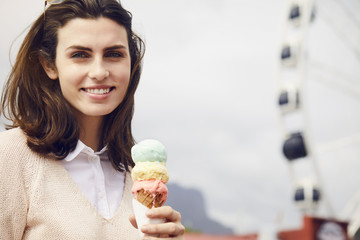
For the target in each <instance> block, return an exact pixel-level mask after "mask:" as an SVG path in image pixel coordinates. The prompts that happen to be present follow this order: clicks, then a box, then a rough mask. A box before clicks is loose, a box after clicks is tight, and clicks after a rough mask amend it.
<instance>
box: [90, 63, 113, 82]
mask: <svg viewBox="0 0 360 240" xmlns="http://www.w3.org/2000/svg"><path fill="white" fill-rule="evenodd" d="M109 74H110V73H109V71H108V70H107V69H106V67H105V64H104V62H103V61H102V60H101V59H94V61H93V62H92V64H91V66H90V70H89V73H88V76H89V78H91V79H94V80H98V81H101V80H104V79H106V78H107V77H108V76H109Z"/></svg>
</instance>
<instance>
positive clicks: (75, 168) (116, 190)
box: [61, 140, 125, 219]
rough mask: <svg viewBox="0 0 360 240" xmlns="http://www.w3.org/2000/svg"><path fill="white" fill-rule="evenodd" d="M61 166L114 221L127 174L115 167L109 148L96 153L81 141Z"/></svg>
mask: <svg viewBox="0 0 360 240" xmlns="http://www.w3.org/2000/svg"><path fill="white" fill-rule="evenodd" d="M61 163H62V165H63V166H64V168H65V169H66V170H67V172H68V173H69V175H70V176H71V177H72V179H73V180H74V182H75V183H76V184H77V185H78V186H79V188H80V189H81V191H82V192H83V193H84V195H85V196H86V197H87V198H88V200H89V201H90V203H91V204H92V205H93V206H94V207H95V208H96V209H97V210H98V212H99V213H100V214H101V215H102V216H103V217H104V218H107V219H109V218H111V217H112V216H113V215H114V214H115V212H116V210H117V209H118V207H119V206H120V202H121V199H122V195H123V191H124V184H125V173H122V172H119V171H117V170H115V168H114V167H113V166H112V164H111V162H110V161H109V159H108V156H107V148H106V147H104V148H103V149H102V150H101V151H99V152H94V151H93V150H92V149H91V148H89V147H88V146H86V145H85V144H84V143H82V142H81V141H80V140H79V141H78V143H77V145H76V148H75V150H74V151H73V152H71V153H69V154H68V155H67V156H66V158H65V159H64V160H63V161H61Z"/></svg>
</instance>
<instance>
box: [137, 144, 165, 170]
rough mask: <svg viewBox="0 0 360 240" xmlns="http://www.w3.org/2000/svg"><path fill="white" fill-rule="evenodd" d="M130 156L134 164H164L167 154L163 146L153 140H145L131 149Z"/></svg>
mask: <svg viewBox="0 0 360 240" xmlns="http://www.w3.org/2000/svg"><path fill="white" fill-rule="evenodd" d="M131 156H132V159H133V160H134V162H162V163H164V164H165V163H166V160H167V154H166V149H165V146H164V145H163V144H162V143H161V142H159V141H157V140H155V139H146V140H143V141H141V142H139V143H138V144H135V145H134V146H133V147H132V148H131Z"/></svg>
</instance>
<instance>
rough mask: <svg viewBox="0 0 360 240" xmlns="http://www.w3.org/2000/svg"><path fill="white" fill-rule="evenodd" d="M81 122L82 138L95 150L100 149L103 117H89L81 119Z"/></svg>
mask: <svg viewBox="0 0 360 240" xmlns="http://www.w3.org/2000/svg"><path fill="white" fill-rule="evenodd" d="M78 120H79V124H80V140H81V141H82V142H83V143H84V144H85V145H86V146H88V147H90V148H91V149H93V150H94V151H95V152H96V151H99V150H100V149H99V148H100V147H101V146H100V144H101V141H100V138H101V127H102V120H103V118H102V117H89V116H86V117H85V118H82V119H79V118H78Z"/></svg>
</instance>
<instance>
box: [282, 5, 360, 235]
mask: <svg viewBox="0 0 360 240" xmlns="http://www.w3.org/2000/svg"><path fill="white" fill-rule="evenodd" d="M337 4H339V3H337ZM340 4H341V3H340ZM318 7H319V5H318V2H315V0H291V1H286V6H285V16H286V17H285V21H284V22H283V26H282V36H281V41H280V48H279V49H280V58H279V60H280V61H279V65H278V77H277V78H278V83H277V86H278V106H279V117H278V119H279V125H280V131H281V136H282V138H283V145H282V150H283V155H284V158H285V160H286V161H287V163H288V168H289V173H290V177H291V180H292V184H293V190H294V191H293V194H294V195H293V199H294V201H295V204H296V205H297V206H298V208H299V209H300V210H301V211H302V212H303V213H305V214H307V215H314V216H316V215H319V214H321V215H323V216H324V215H325V217H331V218H339V219H342V220H347V221H349V227H348V234H349V237H350V238H352V239H356V238H355V236H356V234H359V235H360V231H359V228H360V193H358V194H357V195H355V196H354V197H353V199H351V200H350V201H349V202H348V204H347V206H346V207H345V208H344V211H343V213H341V214H340V215H338V214H336V213H335V211H334V208H333V206H332V204H331V201H330V200H329V197H328V193H327V190H329V188H328V186H326V184H327V182H326V181H324V178H323V176H322V171H321V169H320V168H319V164H318V155H319V148H318V147H317V143H316V141H315V140H314V138H313V134H312V132H311V128H310V127H309V125H310V122H309V115H310V113H309V110H308V108H309V104H311V103H309V102H308V101H307V99H306V94H305V93H306V91H308V81H309V77H308V76H309V74H308V72H309V68H311V67H313V66H314V65H315V66H316V67H317V69H320V70H321V69H322V70H324V72H327V73H329V72H330V74H331V76H332V77H333V76H339V75H341V79H344V78H345V77H348V76H345V77H344V75H346V74H344V73H343V72H339V71H336V70H335V69H329V68H328V69H323V68H325V67H324V66H323V65H322V64H321V63H319V62H314V61H312V60H311V59H309V46H308V44H309V41H308V40H309V34H310V31H309V30H310V29H311V27H312V23H313V22H314V21H316V20H317V17H318V16H317V15H318V14H317V8H318ZM320 7H321V5H320ZM346 13H347V17H348V18H351V20H352V21H353V23H354V25H355V26H356V27H357V26H358V32H359V34H360V21H358V20H357V19H355V18H353V16H352V14H351V11H347V12H346ZM321 17H323V18H326V21H329V22H330V21H331V17H329V16H327V15H325V16H324V15H321ZM333 30H334V31H335V32H337V34H339V37H340V38H342V40H343V41H344V42H346V44H347V46H349V47H350V48H351V52H352V53H353V55H354V56H355V58H357V59H358V60H359V63H360V48H358V47H357V46H355V45H354V43H353V42H351V41H350V40H349V39H348V38H347V37H343V35H342V34H341V33H339V31H338V30H339V29H336V27H334V29H333ZM359 68H360V64H359ZM350 78H351V81H353V82H355V84H359V83H360V78H356V77H350ZM330 79H331V78H330ZM348 79H349V78H348ZM344 82H345V83H344ZM356 82H357V83H356ZM327 83H328V84H332V85H335V88H336V89H337V90H339V91H344V92H346V94H349V95H352V96H354V97H355V98H358V99H360V84H359V85H358V87H354V85H355V84H352V83H349V81H343V82H340V83H338V82H336V81H334V80H333V79H331V80H329V81H327ZM354 141H358V142H360V133H358V134H356V133H355V134H352V135H351V136H348V137H346V138H343V139H338V140H337V141H334V142H331V143H328V144H327V145H326V147H325V148H328V149H329V148H332V147H339V146H340V147H341V146H344V145H346V144H349V143H352V142H354ZM319 207H322V209H323V211H322V212H321V213H319V211H318V209H319ZM358 237H360V236H358ZM359 239H360V238H359Z"/></svg>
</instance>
